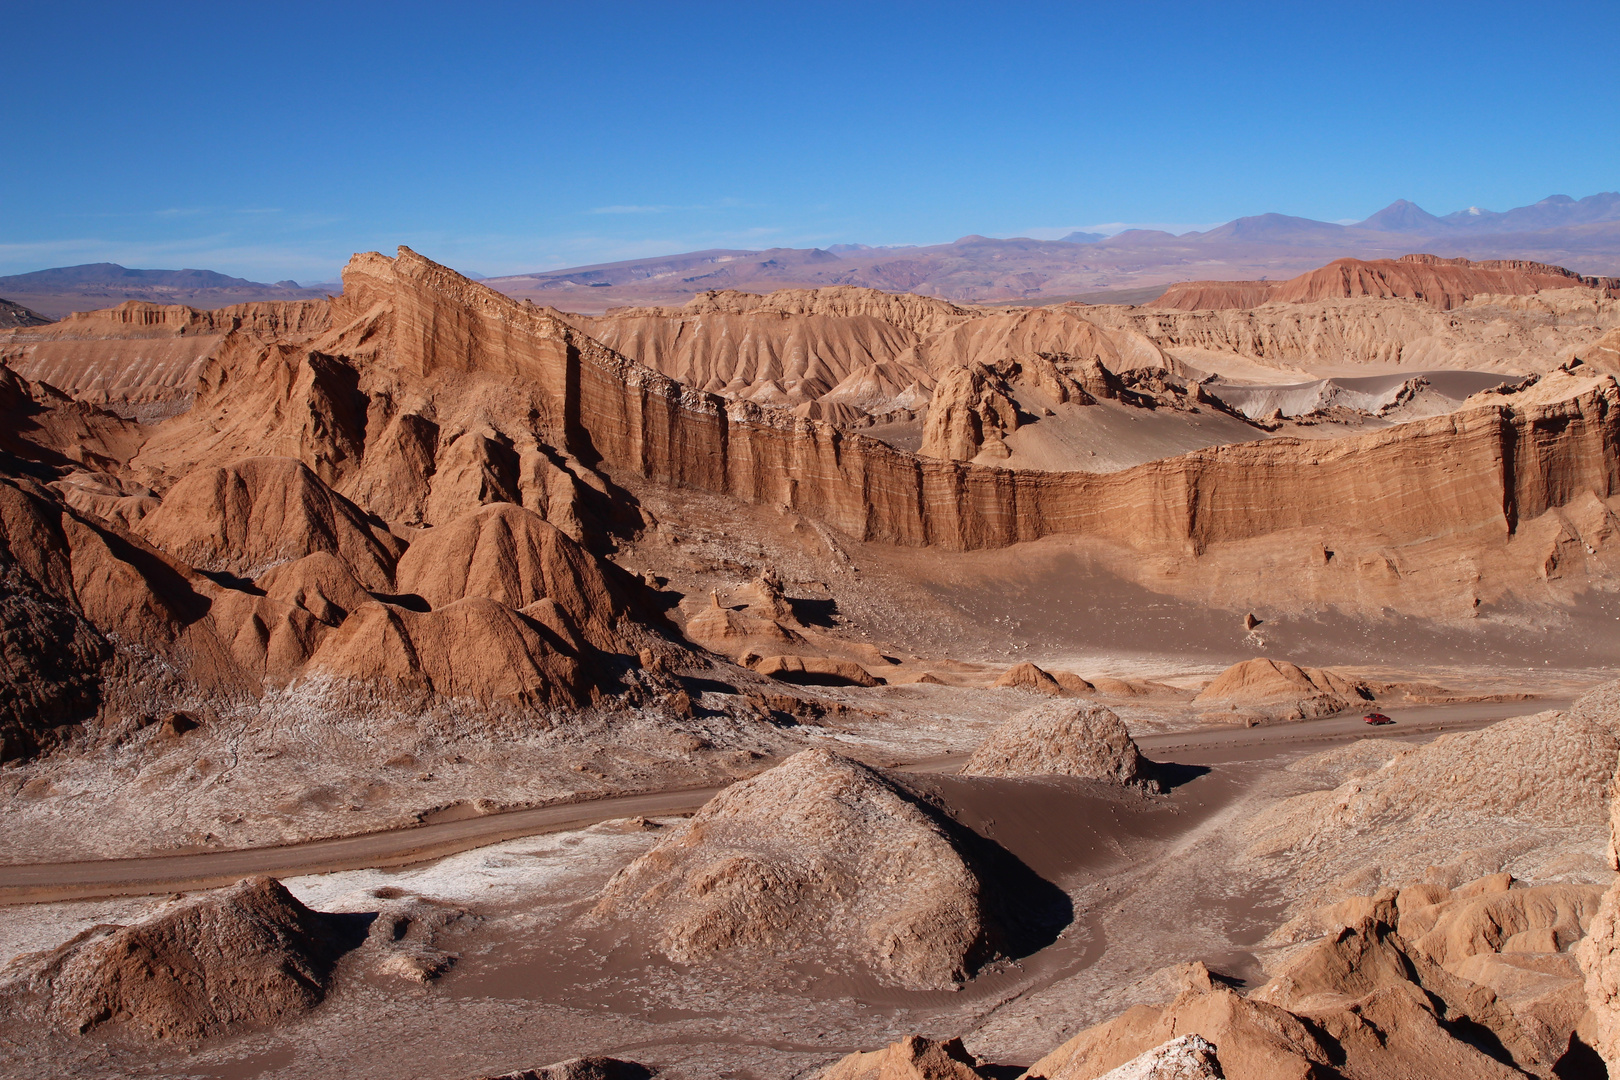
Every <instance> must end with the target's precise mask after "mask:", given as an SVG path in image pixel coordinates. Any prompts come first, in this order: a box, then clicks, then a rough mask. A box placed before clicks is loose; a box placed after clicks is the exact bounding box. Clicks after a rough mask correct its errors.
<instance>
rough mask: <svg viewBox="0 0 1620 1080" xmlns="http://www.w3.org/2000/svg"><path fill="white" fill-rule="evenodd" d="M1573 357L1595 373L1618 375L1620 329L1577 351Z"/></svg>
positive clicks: (1611, 331) (1619, 366)
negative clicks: (1577, 358)
mask: <svg viewBox="0 0 1620 1080" xmlns="http://www.w3.org/2000/svg"><path fill="white" fill-rule="evenodd" d="M1575 355H1576V356H1577V357H1579V358H1580V360H1581V361H1582V362H1583V363H1584V364H1586V365H1588V366H1589V367H1591V368H1592V369H1593V370H1595V371H1602V372H1607V373H1608V374H1610V375H1620V327H1616V328H1615V329H1613V330H1610V331H1609V332H1608V333H1607V334H1604V335H1603V336H1602V337H1600V338H1598V339H1597V340H1596V341H1594V342H1593V343H1592V344H1590V345H1588V346H1586V347H1585V348H1582V349H1579V350H1577V351H1576V353H1575Z"/></svg>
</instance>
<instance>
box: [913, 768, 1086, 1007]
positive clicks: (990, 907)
mask: <svg viewBox="0 0 1620 1080" xmlns="http://www.w3.org/2000/svg"><path fill="white" fill-rule="evenodd" d="M900 790H902V791H904V794H905V797H906V798H907V799H909V800H911V801H912V802H913V803H914V804H915V805H916V806H918V807H919V808H920V809H921V810H922V811H923V812H924V813H926V814H927V815H928V816H929V817H930V818H932V819H933V820H934V822H935V823H937V824H938V825H939V827H940V830H941V831H942V832H944V833H945V835H946V836H948V837H950V839H951V842H952V843H953V844H954V845H955V847H956V849H957V850H958V851H960V852H961V853H962V857H963V859H964V861H965V862H967V864H968V865H969V866H970V867H972V868H973V871H974V874H975V876H977V877H978V879H979V880H980V881H981V882H983V883H984V893H983V899H984V907H985V929H984V936H983V937H982V938H981V940H980V941H979V942H978V943H977V945H976V947H975V948H974V950H973V951H972V952H970V953H969V954H968V956H967V958H966V967H967V969H968V974H969V975H970V976H972V975H975V974H977V973H978V971H979V970H980V969H981V968H983V967H984V966H985V965H986V964H988V963H991V962H992V961H994V960H997V959H1000V958H1002V957H1005V958H1007V959H1010V960H1018V959H1022V958H1023V957H1026V956H1029V955H1031V954H1032V953H1037V952H1039V951H1040V950H1042V949H1044V948H1046V947H1047V946H1048V945H1050V944H1052V943H1053V942H1054V941H1056V940H1057V939H1058V935H1059V934H1061V933H1063V930H1064V928H1065V927H1067V926H1068V925H1069V924H1070V923H1072V922H1074V902H1073V901H1071V900H1070V899H1069V894H1068V893H1066V892H1064V891H1063V890H1062V889H1060V888H1058V887H1057V886H1056V885H1054V884H1053V883H1052V882H1050V881H1047V880H1046V879H1045V878H1043V877H1041V876H1040V875H1039V874H1037V873H1036V872H1035V871H1034V870H1031V869H1030V868H1029V866H1027V865H1026V864H1025V863H1024V861H1023V860H1022V859H1020V858H1019V857H1018V856H1016V855H1014V854H1013V853H1012V852H1010V851H1008V850H1007V849H1006V848H1004V847H1002V846H1001V845H1000V844H998V843H996V842H995V841H994V840H989V839H986V838H985V837H983V836H980V835H979V834H978V833H976V832H974V831H973V830H972V829H970V828H968V827H967V826H966V825H963V824H962V823H961V822H959V821H957V820H956V819H955V818H953V817H951V816H950V814H949V813H947V812H946V811H945V810H944V809H943V808H941V807H939V806H936V805H935V804H934V803H933V802H931V801H930V800H928V799H926V798H923V797H921V796H919V795H918V794H916V793H915V792H912V791H910V790H908V789H900Z"/></svg>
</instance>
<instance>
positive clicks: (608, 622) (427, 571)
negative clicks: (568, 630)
mask: <svg viewBox="0 0 1620 1080" xmlns="http://www.w3.org/2000/svg"><path fill="white" fill-rule="evenodd" d="M396 579H397V583H398V586H397V587H398V589H399V591H400V592H401V593H415V594H416V595H418V596H421V597H422V598H423V599H424V600H426V601H427V602H428V603H429V604H431V605H432V606H433V607H435V608H439V607H443V606H445V605H447V604H451V603H454V602H455V601H457V600H461V599H464V598H466V597H470V596H481V597H487V598H489V599H491V600H497V601H499V602H500V603H503V604H505V605H506V606H507V607H511V608H520V609H521V608H525V607H528V606H529V605H530V604H532V603H535V602H536V601H538V600H546V599H549V600H553V601H555V602H556V603H557V605H558V606H559V607H561V608H562V609H563V610H564V611H566V612H568V613H569V615H570V616H571V617H572V618H573V619H575V620H576V621H577V623H578V624H579V628H580V630H581V631H583V632H584V634H585V636H586V637H587V638H589V639H590V641H591V643H592V644H594V645H596V646H597V647H599V648H606V649H622V648H623V647H624V646H623V641H622V639H621V638H620V637H619V635H618V632H617V629H616V622H617V619H618V617H619V616H620V615H621V614H622V613H623V611H624V603H623V601H622V599H621V598H620V596H619V594H618V591H617V590H616V589H615V588H614V587H613V586H612V585H611V584H609V582H608V579H607V577H606V575H605V574H604V572H603V569H602V567H601V565H600V564H599V562H598V560H596V559H595V558H594V557H592V556H591V555H590V553H589V552H587V551H585V549H584V548H582V547H580V546H579V545H578V544H577V543H575V542H574V541H573V540H572V539H571V538H570V537H568V536H567V535H566V534H565V533H563V532H562V531H561V530H559V529H557V528H556V526H554V525H550V524H547V523H546V521H545V520H544V519H542V518H541V517H540V516H539V515H538V514H535V513H533V512H532V511H529V510H525V509H524V508H523V507H521V506H515V505H513V504H512V503H495V504H492V505H489V506H481V507H479V508H478V509H476V510H472V511H469V512H467V513H465V514H462V515H461V516H460V517H457V518H455V519H454V520H453V521H451V522H449V523H447V524H444V525H440V526H437V527H435V528H432V529H427V530H425V531H424V532H422V533H421V534H420V535H419V536H418V537H417V539H416V540H415V542H414V543H412V544H411V547H410V550H408V551H406V552H405V554H404V556H403V557H401V559H400V560H399V567H398V570H397V571H396Z"/></svg>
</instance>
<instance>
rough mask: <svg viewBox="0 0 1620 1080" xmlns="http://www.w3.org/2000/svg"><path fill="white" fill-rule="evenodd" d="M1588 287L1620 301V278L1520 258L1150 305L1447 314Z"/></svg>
mask: <svg viewBox="0 0 1620 1080" xmlns="http://www.w3.org/2000/svg"><path fill="white" fill-rule="evenodd" d="M1571 287H1585V288H1590V289H1598V290H1600V291H1605V292H1609V293H1610V294H1611V295H1620V292H1617V290H1620V278H1595V277H1584V276H1582V275H1580V274H1576V273H1574V272H1572V271H1569V270H1565V269H1564V268H1563V267H1561V266H1549V265H1547V264H1546V263H1537V262H1525V261H1522V260H1517V259H1488V260H1485V261H1482V262H1470V261H1469V260H1467V259H1442V258H1440V257H1439V256H1437V255H1403V256H1401V257H1400V258H1399V259H1373V260H1370V261H1369V260H1364V259H1338V260H1335V261H1334V262H1331V263H1328V264H1327V265H1326V266H1323V267H1320V268H1318V269H1316V270H1311V271H1308V272H1307V273H1304V274H1301V275H1299V276H1298V277H1295V278H1289V279H1288V280H1286V281H1188V282H1183V283H1182V284H1179V285H1172V286H1170V288H1169V289H1167V290H1165V293H1164V295H1163V296H1160V297H1159V298H1158V299H1157V300H1155V301H1154V302H1153V306H1155V307H1161V308H1174V309H1178V310H1182V311H1196V310H1199V309H1207V308H1251V307H1259V306H1260V305H1261V304H1269V303H1282V304H1298V303H1309V302H1311V301H1316V300H1327V299H1330V298H1333V297H1355V296H1374V297H1380V298H1389V297H1409V298H1411V299H1414V300H1422V301H1424V302H1425V303H1429V304H1433V305H1434V306H1435V307H1438V308H1440V309H1442V310H1449V309H1451V308H1454V307H1458V306H1460V305H1461V304H1462V303H1463V302H1464V301H1466V300H1468V299H1469V298H1470V297H1473V296H1479V295H1482V294H1504V293H1505V294H1526V293H1537V292H1540V291H1542V290H1543V289H1568V288H1571Z"/></svg>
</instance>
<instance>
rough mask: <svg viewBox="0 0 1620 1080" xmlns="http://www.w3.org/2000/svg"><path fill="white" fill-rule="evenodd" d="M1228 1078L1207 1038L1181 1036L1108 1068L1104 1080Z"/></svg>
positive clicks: (1215, 1079)
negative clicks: (1113, 1067) (1115, 1067)
mask: <svg viewBox="0 0 1620 1080" xmlns="http://www.w3.org/2000/svg"><path fill="white" fill-rule="evenodd" d="M1225 1075H1226V1074H1225V1073H1223V1072H1222V1071H1221V1063H1220V1060H1219V1059H1218V1058H1216V1056H1215V1047H1214V1046H1213V1045H1212V1044H1211V1043H1210V1042H1209V1041H1208V1040H1207V1039H1204V1038H1201V1037H1200V1036H1197V1035H1182V1036H1179V1037H1177V1038H1174V1039H1171V1040H1170V1041H1169V1042H1167V1043H1165V1044H1164V1045H1163V1046H1155V1047H1154V1048H1153V1049H1151V1050H1145V1051H1143V1052H1142V1053H1140V1054H1138V1055H1137V1056H1136V1057H1134V1058H1132V1059H1131V1060H1129V1061H1127V1062H1126V1063H1125V1064H1123V1065H1121V1066H1119V1067H1118V1068H1117V1069H1109V1070H1108V1071H1107V1072H1106V1073H1104V1074H1103V1075H1102V1078H1101V1080H1222V1078H1223V1077H1224V1076H1225Z"/></svg>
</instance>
